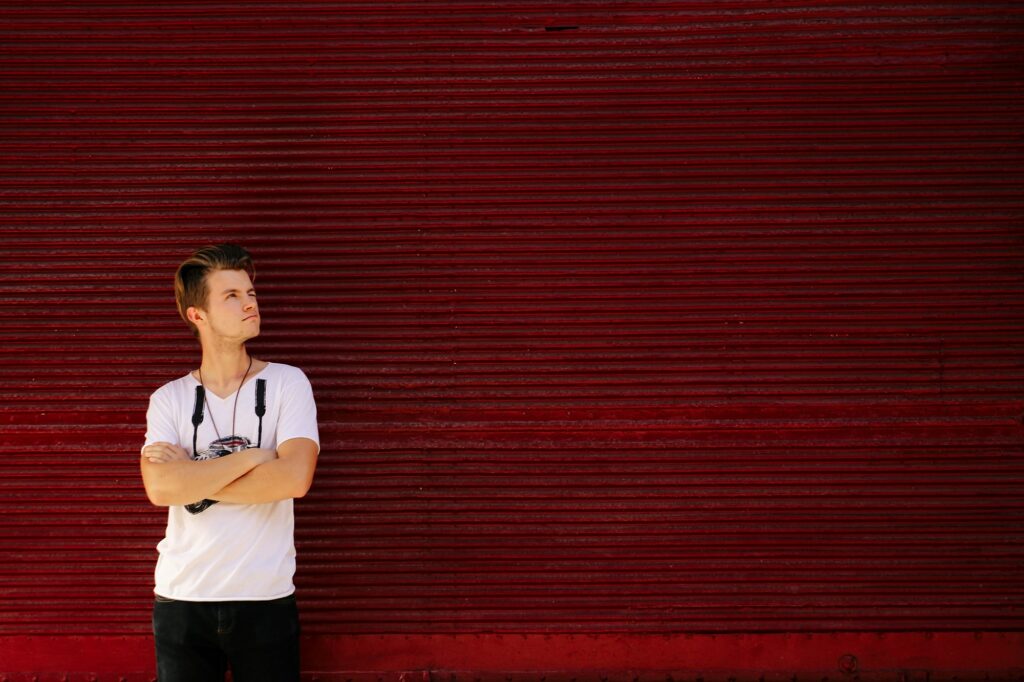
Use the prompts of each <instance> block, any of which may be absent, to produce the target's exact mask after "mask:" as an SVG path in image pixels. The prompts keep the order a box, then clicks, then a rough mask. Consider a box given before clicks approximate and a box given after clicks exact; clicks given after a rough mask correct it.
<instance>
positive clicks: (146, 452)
mask: <svg viewBox="0 0 1024 682" xmlns="http://www.w3.org/2000/svg"><path fill="white" fill-rule="evenodd" d="M316 458H317V445H316V443H315V442H314V441H312V440H310V439H309V438H289V439H288V440H286V441H284V442H283V443H279V444H278V446H277V450H269V449H267V448H249V449H248V450H241V451H239V452H233V453H231V454H229V455H225V456H223V457H218V458H217V459H207V460H199V461H196V460H192V459H190V458H189V456H188V453H187V452H186V451H185V449H184V448H182V447H179V446H178V445H175V444H173V443H164V442H160V443H151V444H150V445H147V446H146V447H144V448H143V449H142V458H141V468H142V482H143V484H144V485H145V487H146V495H147V496H148V497H149V501H150V502H152V503H153V504H154V505H156V506H158V507H168V506H172V505H185V504H191V503H193V502H198V501H199V500H203V499H210V500H217V501H219V502H234V503H237V504H260V503H263V502H275V501H277V500H284V499H287V498H290V497H303V496H304V495H305V494H306V492H307V491H308V490H309V487H310V485H312V483H313V471H314V470H315V468H316Z"/></svg>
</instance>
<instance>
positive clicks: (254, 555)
mask: <svg viewBox="0 0 1024 682" xmlns="http://www.w3.org/2000/svg"><path fill="white" fill-rule="evenodd" d="M257 379H266V399H265V404H266V414H264V416H263V435H262V445H261V446H260V447H264V448H269V449H273V450H276V449H277V447H278V446H279V445H280V444H281V443H283V442H284V441H286V440H288V439H290V438H309V439H310V440H312V441H314V442H315V443H316V444H317V451H318V452H319V450H320V434H319V431H318V429H317V423H316V403H315V402H314V401H313V389H312V387H311V386H310V384H309V380H308V379H307V378H306V375H305V374H303V372H302V370H301V369H299V368H298V367H293V366H291V365H283V364H280V363H276V362H272V363H269V364H268V365H267V366H266V367H264V368H263V370H261V371H260V372H259V373H257V374H255V375H250V376H249V378H248V379H246V381H245V385H244V386H242V388H241V393H240V394H239V395H238V410H237V413H236V416H235V433H234V434H232V433H230V431H231V416H232V408H233V407H234V403H235V394H234V393H232V394H231V395H229V396H228V397H227V398H220V397H218V396H217V395H216V394H214V393H213V392H211V391H206V403H207V406H206V407H204V410H203V422H202V423H201V424H200V425H199V432H198V440H197V448H198V450H199V455H198V456H196V454H195V453H193V452H192V410H193V408H194V406H195V400H196V388H195V387H196V386H198V385H199V382H198V381H197V380H196V379H195V378H194V377H193V376H192V375H191V374H186V375H185V376H183V377H181V378H180V379H175V380H174V381H170V382H168V383H166V384H164V385H163V386H161V387H160V388H158V389H157V390H156V391H154V392H153V394H152V395H151V396H150V398H149V411H148V412H147V413H146V422H147V430H146V443H145V445H143V447H145V446H146V445H149V444H151V443H156V442H161V441H162V442H167V443H174V444H176V445H179V446H181V447H183V448H185V450H187V451H188V453H189V455H190V456H191V457H192V459H207V458H210V457H216V456H218V455H219V454H221V453H224V452H227V451H229V449H227V448H225V447H224V446H223V443H228V442H230V441H231V440H232V439H234V440H235V442H236V443H237V442H238V439H243V443H244V442H245V441H247V442H248V445H249V446H251V447H257V437H258V436H257V434H258V430H259V418H258V417H257V416H256V380H257ZM214 426H216V429H215V428H214ZM218 431H219V433H220V436H221V437H220V438H218ZM223 456H226V457H230V456H231V455H230V454H224V455H223ZM199 501H200V500H196V502H199ZM293 504H294V500H292V499H286V500H278V501H277V502H267V503H264V504H231V503H228V502H216V503H214V504H212V505H210V506H208V507H207V508H205V509H203V511H201V512H199V513H194V514H193V513H190V512H189V511H188V510H187V509H186V508H185V507H184V506H171V507H169V508H168V510H167V533H166V536H165V537H164V539H163V540H161V541H160V543H159V544H158V545H157V551H158V552H159V555H160V556H159V559H158V560H157V564H156V587H155V588H154V592H155V593H156V594H158V595H160V596H163V597H168V598H170V599H180V600H184V601H261V600H268V599H278V598H280V597H287V596H288V595H290V594H291V593H292V592H294V591H295V585H294V584H293V583H292V578H293V576H294V575H295V539H294V538H295V535H294V529H295V516H294V511H293Z"/></svg>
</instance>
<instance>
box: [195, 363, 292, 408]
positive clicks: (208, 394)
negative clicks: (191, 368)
mask: <svg viewBox="0 0 1024 682" xmlns="http://www.w3.org/2000/svg"><path fill="white" fill-rule="evenodd" d="M272 364H274V363H272V362H268V363H267V364H266V366H265V367H264V368H263V369H261V370H260V371H258V372H256V373H255V374H250V375H249V376H247V377H246V378H245V383H244V384H242V386H239V387H238V388H236V389H235V390H234V391H233V392H231V393H229V394H228V395H227V396H225V397H224V398H221V397H220V396H219V395H217V394H216V393H214V392H213V391H211V390H210V389H206V395H207V397H214V398H216V399H217V400H219V401H221V402H225V401H228V400H231V398H233V397H234V396H235V394H236V393H238V392H239V391H241V390H242V387H243V386H245V385H246V384H248V383H250V382H251V381H252V380H253V379H255V378H256V377H258V376H259V375H261V374H263V373H264V372H266V371H267V369H268V368H269V367H270V366H271V365H272ZM188 378H189V379H191V380H192V381H194V382H195V383H196V386H201V385H202V384H200V383H199V379H196V378H195V376H194V375H193V374H192V372H189V373H188Z"/></svg>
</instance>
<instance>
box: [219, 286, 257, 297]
mask: <svg viewBox="0 0 1024 682" xmlns="http://www.w3.org/2000/svg"><path fill="white" fill-rule="evenodd" d="M232 291H241V289H225V290H224V291H222V292H220V295H221V296H223V295H224V294H230V293H231V292H232ZM250 291H251V292H255V291H256V289H255V288H252V289H249V291H247V292H246V293H249V292H250Z"/></svg>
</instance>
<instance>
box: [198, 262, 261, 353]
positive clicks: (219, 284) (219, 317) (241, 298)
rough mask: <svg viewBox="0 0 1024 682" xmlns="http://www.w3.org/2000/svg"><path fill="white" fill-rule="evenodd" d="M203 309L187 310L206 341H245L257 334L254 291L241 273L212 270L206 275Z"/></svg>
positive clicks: (246, 277)
mask: <svg viewBox="0 0 1024 682" xmlns="http://www.w3.org/2000/svg"><path fill="white" fill-rule="evenodd" d="M206 290H207V298H206V307H205V310H199V309H197V308H194V307H193V308H189V309H188V311H189V314H190V315H191V314H193V311H195V315H197V318H193V321H194V322H195V323H196V326H197V327H199V333H200V334H201V335H203V336H205V338H207V339H208V340H212V339H214V338H221V339H225V340H231V341H237V342H240V343H244V342H245V341H247V340H249V339H251V338H255V337H257V336H259V334H260V314H259V307H258V306H257V305H256V291H255V289H253V286H252V280H250V279H249V274H248V273H247V272H245V271H244V270H216V271H214V272H211V273H210V274H209V275H207V276H206Z"/></svg>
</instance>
